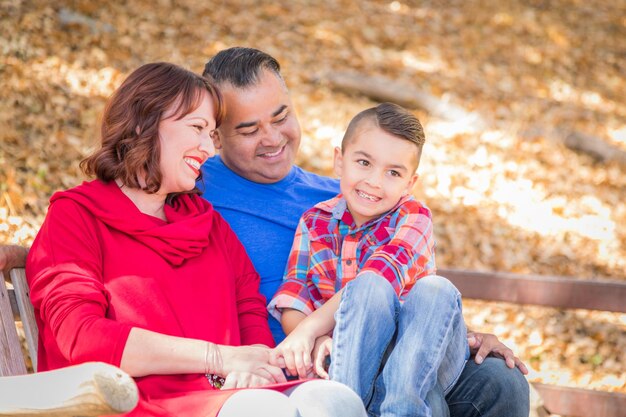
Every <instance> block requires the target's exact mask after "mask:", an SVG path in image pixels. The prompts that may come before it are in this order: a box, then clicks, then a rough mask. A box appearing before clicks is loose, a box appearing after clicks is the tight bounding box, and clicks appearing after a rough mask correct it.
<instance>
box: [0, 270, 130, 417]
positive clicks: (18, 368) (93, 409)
mask: <svg viewBox="0 0 626 417" xmlns="http://www.w3.org/2000/svg"><path fill="white" fill-rule="evenodd" d="M9 275H10V278H11V284H12V287H13V288H8V287H7V285H6V283H7V281H8V280H7V278H8V277H5V276H4V275H3V274H2V273H1V272H0V416H48V417H87V416H100V415H119V414H122V413H126V412H128V411H131V410H132V409H133V408H134V407H135V406H136V405H137V401H138V398H139V394H138V391H137V386H136V385H135V382H134V381H133V379H132V378H131V377H130V376H129V375H128V374H126V373H125V372H123V371H122V370H121V369H119V368H117V367H115V366H112V365H109V364H106V363H101V362H90V363H84V364H81V365H76V366H71V367H67V368H63V369H57V370H54V371H48V372H39V373H37V372H36V371H37V343H38V341H37V335H38V331H37V323H36V322H35V314H34V311H33V306H32V305H31V303H30V298H29V292H28V285H27V284H26V275H25V273H24V269H13V270H11V272H10V274H9ZM16 321H21V323H22V325H23V328H24V333H25V336H26V343H27V345H28V354H29V356H30V359H31V362H32V367H33V370H34V371H35V373H32V374H28V372H27V365H26V361H25V356H24V354H23V352H22V346H21V344H20V340H19V337H18V333H17V328H16Z"/></svg>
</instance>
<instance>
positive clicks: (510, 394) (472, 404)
mask: <svg viewBox="0 0 626 417" xmlns="http://www.w3.org/2000/svg"><path fill="white" fill-rule="evenodd" d="M446 400H447V401H448V406H449V408H450V416H452V417H461V416H462V417H466V416H480V417H499V416H502V415H506V416H509V417H527V416H528V413H529V411H530V399H529V386H528V381H527V380H526V378H525V377H524V375H523V374H522V373H521V372H520V371H519V369H517V368H515V369H510V368H509V367H508V366H506V363H505V362H504V360H502V359H499V358H494V357H487V358H486V359H485V361H484V362H483V363H482V364H480V365H478V364H476V363H475V362H474V361H473V360H469V361H468V362H467V364H466V365H465V369H464V370H463V373H462V374H461V377H460V378H459V380H458V382H457V383H456V385H455V386H454V388H453V389H452V390H451V391H450V392H449V393H448V395H447V396H446Z"/></svg>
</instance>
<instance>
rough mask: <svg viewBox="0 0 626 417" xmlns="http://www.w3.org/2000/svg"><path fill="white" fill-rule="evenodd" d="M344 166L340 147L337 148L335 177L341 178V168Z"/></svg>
mask: <svg viewBox="0 0 626 417" xmlns="http://www.w3.org/2000/svg"><path fill="white" fill-rule="evenodd" d="M342 165H343V155H342V154H341V149H340V148H339V146H335V157H334V168H335V175H336V176H338V177H341V167H342Z"/></svg>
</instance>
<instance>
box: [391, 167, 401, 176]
mask: <svg viewBox="0 0 626 417" xmlns="http://www.w3.org/2000/svg"><path fill="white" fill-rule="evenodd" d="M389 175H391V176H392V177H401V176H402V175H401V174H400V173H399V172H398V171H396V170H394V169H392V170H390V171H389Z"/></svg>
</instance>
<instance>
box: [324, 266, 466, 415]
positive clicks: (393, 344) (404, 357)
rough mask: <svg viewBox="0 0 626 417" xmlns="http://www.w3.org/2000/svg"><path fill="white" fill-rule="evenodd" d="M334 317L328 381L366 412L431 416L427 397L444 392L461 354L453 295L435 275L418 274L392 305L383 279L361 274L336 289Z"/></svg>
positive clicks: (457, 301) (462, 337) (462, 339)
mask: <svg viewBox="0 0 626 417" xmlns="http://www.w3.org/2000/svg"><path fill="white" fill-rule="evenodd" d="M335 321H336V325H335V330H334V332H333V350H332V362H331V366H330V372H329V373H330V378H331V379H333V380H335V381H339V382H342V383H344V384H346V385H347V386H349V387H350V388H352V389H353V390H354V391H355V392H356V393H357V394H358V395H359V396H360V397H361V399H362V400H363V403H364V404H365V405H366V407H367V410H368V413H369V414H370V415H371V416H382V417H391V416H393V417H400V416H431V415H432V411H431V407H430V406H429V401H427V396H428V394H429V393H430V392H431V391H432V390H433V389H435V387H436V386H437V385H438V389H439V392H441V391H443V393H448V392H449V391H450V390H451V389H452V387H453V386H454V384H455V382H456V381H457V379H458V378H459V376H460V375H461V372H462V371H463V369H464V366H465V362H466V360H467V359H468V357H469V347H468V345H467V332H466V329H465V323H464V322H463V315H462V311H461V295H460V294H459V292H458V290H457V289H456V288H455V287H454V285H452V284H451V283H450V281H448V280H447V279H445V278H442V277H438V276H427V277H424V278H421V279H419V280H418V281H417V283H416V284H415V286H414V287H413V289H412V290H411V292H410V293H409V294H408V295H407V297H406V299H405V301H404V303H403V304H400V302H399V301H398V298H397V296H396V294H395V292H394V290H393V288H392V286H391V284H390V283H389V282H388V281H387V280H385V279H384V278H383V277H381V276H379V275H377V274H375V273H367V274H363V275H361V276H359V278H357V279H355V280H354V281H352V282H350V283H348V285H346V287H345V288H344V292H343V295H342V298H341V302H340V305H339V308H338V310H337V312H336V313H335ZM433 395H434V394H433ZM439 396H441V394H440V395H439ZM429 399H430V397H429Z"/></svg>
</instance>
